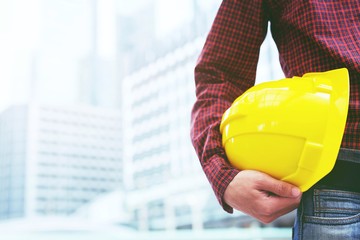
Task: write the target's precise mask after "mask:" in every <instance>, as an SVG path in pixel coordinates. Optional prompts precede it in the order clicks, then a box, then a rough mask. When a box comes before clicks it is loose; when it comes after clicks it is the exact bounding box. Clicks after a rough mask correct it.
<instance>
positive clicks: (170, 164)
mask: <svg viewBox="0 0 360 240" xmlns="http://www.w3.org/2000/svg"><path fill="white" fill-rule="evenodd" d="M194 2H195V1H194ZM193 7H194V9H195V13H196V14H194V19H193V22H191V23H190V24H189V25H184V26H183V27H181V28H178V29H175V30H174V31H173V32H172V33H171V34H170V35H169V36H168V37H167V38H164V39H162V40H157V39H155V38H153V39H151V38H150V39H147V44H148V43H151V44H152V47H151V48H150V49H144V48H142V51H141V53H139V52H137V51H136V49H135V50H133V51H131V54H132V56H131V58H126V61H127V64H128V65H129V67H128V69H127V73H126V74H125V75H126V76H125V77H124V78H123V85H122V88H123V111H124V112H125V113H126V117H125V118H124V144H125V145H126V146H127V147H126V148H124V159H126V162H124V184H125V190H126V191H127V195H126V196H127V197H126V198H127V199H126V203H127V207H128V209H129V211H130V212H132V213H133V219H134V221H133V222H134V225H135V227H136V228H138V229H139V230H161V229H167V230H171V229H203V228H216V227H240V226H249V225H251V224H253V223H256V221H255V220H254V219H252V218H250V217H248V216H246V215H244V214H241V213H236V214H233V215H229V214H226V213H225V212H224V211H223V210H222V209H221V207H220V206H219V204H218V203H217V201H216V199H215V196H214V194H213V193H212V190H211V187H210V185H209V183H208V182H207V180H206V178H205V177H204V173H203V172H202V170H201V167H200V164H199V161H198V159H197V157H196V154H195V152H194V150H193V147H192V146H191V142H190V137H189V133H190V112H191V108H192V105H193V103H194V101H195V84H194V77H193V71H194V66H195V64H196V60H197V57H198V56H199V53H200V51H201V48H202V46H203V44H204V42H205V38H206V35H207V32H208V30H209V29H210V25H211V23H212V20H213V17H214V15H215V13H216V10H217V7H218V3H216V2H215V3H213V6H212V8H210V9H212V11H210V12H206V13H205V12H202V11H201V9H200V8H199V7H198V5H197V4H194V6H193ZM209 13H210V14H209ZM147 16H148V17H149V16H151V9H149V11H147ZM133 17H134V18H136V19H138V18H137V17H136V16H133ZM148 22H149V24H150V26H149V27H150V28H151V23H152V22H153V21H151V20H149V21H148ZM146 27H147V25H146V24H145V25H144V23H143V24H142V28H145V29H146ZM132 31H134V29H132ZM123 35H126V32H124V33H123ZM134 35H135V36H136V32H135V33H134V32H133V33H132V38H135V39H136V38H137V39H139V40H140V39H141V36H142V35H141V32H140V33H139V35H138V37H134ZM132 47H133V48H135V46H132ZM275 49H276V48H274V46H273V45H272V43H271V42H270V41H269V38H268V39H267V40H266V41H265V43H264V45H263V47H262V53H263V55H264V56H263V57H261V58H260V60H259V65H258V72H260V73H261V74H259V75H258V78H261V79H260V80H259V79H257V81H258V82H260V81H267V80H271V79H274V78H276V77H277V76H281V70H280V68H273V67H270V66H276V65H278V60H277V54H276V50H275ZM129 54H130V53H128V54H127V56H128V55H129ZM133 60H134V61H133ZM274 62H275V63H277V64H274Z"/></svg>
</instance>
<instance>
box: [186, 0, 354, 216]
mask: <svg viewBox="0 0 360 240" xmlns="http://www.w3.org/2000/svg"><path fill="white" fill-rule="evenodd" d="M268 22H270V26H271V27H270V30H271V33H272V36H273V38H274V41H275V43H276V45H277V48H278V51H279V58H280V59H279V60H280V64H281V66H282V69H283V71H284V74H285V76H286V77H293V76H302V75H303V74H304V73H307V72H321V71H327V70H331V69H336V68H341V67H346V68H348V70H349V73H350V88H351V90H350V107H349V113H348V119H347V124H346V130H345V134H344V137H343V142H342V147H344V148H350V149H360V131H359V118H360V114H359V111H360V100H359V91H360V1H358V0H344V1H337V0H336V1H335V0H329V1H311V0H307V1H304V0H293V1H288V0H273V1H271V0H264V1H261V0H251V1H241V0H224V1H223V2H222V4H221V6H220V9H219V11H218V13H217V16H216V18H215V20H214V23H213V25H212V28H211V30H210V32H209V34H208V37H207V39H206V42H205V45H204V47H203V50H202V52H201V54H200V56H199V59H198V62H197V64H196V67H195V82H196V96H197V100H196V102H195V104H194V107H193V110H192V121H191V138H192V142H193V145H194V147H195V150H196V152H197V154H198V157H199V159H200V163H201V165H202V167H203V169H204V172H205V174H206V176H207V178H208V180H209V182H210V183H211V185H212V187H213V190H214V192H215V195H216V196H217V198H218V200H219V202H220V204H221V205H222V206H223V208H224V209H225V210H226V211H228V212H232V211H233V209H232V208H231V207H230V206H228V205H227V204H226V203H225V202H224V201H223V194H224V191H225V189H226V187H227V186H228V184H229V183H230V182H231V180H232V179H233V178H234V177H235V175H236V174H237V173H238V170H236V169H234V168H232V167H231V166H230V165H229V162H228V160H227V158H226V155H225V152H224V150H223V148H222V146H221V134H220V132H219V124H220V121H221V117H222V114H223V113H224V111H225V110H226V109H227V108H228V107H230V105H231V103H232V102H233V101H234V100H235V98H236V97H238V96H239V95H241V94H242V93H243V92H244V91H246V90H247V89H248V88H250V87H251V86H253V85H254V82H255V74H256V68H257V63H258V56H259V49H260V45H261V44H262V42H263V40H264V38H265V36H266V34H267V31H268ZM269 80H271V79H269Z"/></svg>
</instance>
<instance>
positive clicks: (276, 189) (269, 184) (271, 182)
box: [258, 174, 301, 198]
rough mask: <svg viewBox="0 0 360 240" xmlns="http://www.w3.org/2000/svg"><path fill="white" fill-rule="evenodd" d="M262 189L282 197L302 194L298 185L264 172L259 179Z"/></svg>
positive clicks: (295, 196) (294, 196)
mask: <svg viewBox="0 0 360 240" xmlns="http://www.w3.org/2000/svg"><path fill="white" fill-rule="evenodd" d="M258 184H259V186H260V187H261V190H264V191H268V192H271V193H274V194H276V195H278V196H281V197H286V198H297V197H299V196H300V195H301V191H300V189H299V188H298V187H296V186H294V185H291V184H289V183H287V182H284V181H280V180H277V179H274V178H272V177H270V176H268V175H266V174H263V175H262V176H261V178H260V180H259V183H258Z"/></svg>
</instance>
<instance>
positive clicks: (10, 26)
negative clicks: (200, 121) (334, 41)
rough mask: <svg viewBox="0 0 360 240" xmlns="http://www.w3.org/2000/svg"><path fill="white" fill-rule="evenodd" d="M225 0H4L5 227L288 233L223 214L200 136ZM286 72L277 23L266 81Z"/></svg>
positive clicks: (264, 69)
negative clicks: (194, 118) (198, 85)
mask: <svg viewBox="0 0 360 240" xmlns="http://www.w3.org/2000/svg"><path fill="white" fill-rule="evenodd" d="M220 4H221V1H220V0H212V1H209V0H131V1H126V0H0V238H1V239H2V240H6V239H27V240H31V239H36V240H41V239H47V240H48V239H77V240H81V239H87V240H91V239H101V240H107V239H194V240H196V239H291V226H292V224H293V218H294V214H293V213H291V214H288V215H286V216H284V217H283V218H280V219H279V220H278V221H276V222H274V223H272V224H269V225H262V224H260V223H259V222H257V221H256V220H254V219H252V218H251V217H248V216H246V215H244V214H242V213H240V212H236V213H234V214H227V213H225V212H224V211H223V210H222V208H221V207H220V205H219V204H218V203H217V201H216V198H215V196H214V194H213V192H212V190H211V187H210V185H209V183H208V182H207V180H206V178H205V175H204V174H203V172H202V170H201V167H200V164H199V162H198V159H197V157H196V154H195V152H194V150H193V148H192V145H191V142H190V138H189V131H190V111H191V107H192V104H193V103H194V101H195V86H194V79H193V69H194V66H195V63H196V60H197V57H198V56H199V53H200V51H201V48H202V46H203V44H204V42H205V39H206V35H207V33H208V32H209V30H210V27H211V24H212V21H213V20H214V17H215V15H216V12H217V10H218V8H219V6H220ZM268 35H270V34H268ZM282 77H283V75H282V71H281V68H280V66H279V63H278V55H277V50H276V47H275V45H274V43H273V42H272V40H271V36H268V37H267V38H266V40H265V41H264V43H263V45H262V48H261V55H260V59H259V65H258V73H257V79H256V82H257V83H259V82H261V81H268V80H272V79H279V78H282Z"/></svg>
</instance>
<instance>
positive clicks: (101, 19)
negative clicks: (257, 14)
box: [0, 0, 207, 111]
mask: <svg viewBox="0 0 360 240" xmlns="http://www.w3.org/2000/svg"><path fill="white" fill-rule="evenodd" d="M89 1H90V0H57V1H53V2H50V3H49V2H47V1H44V0H1V1H0V52H1V54H0V111H2V110H3V109H4V108H6V107H7V106H9V105H10V104H21V103H24V102H27V101H28V100H29V98H32V97H31V96H30V94H29V91H28V89H29V88H30V87H31V86H32V85H34V84H32V78H39V79H40V80H39V81H40V82H38V83H37V84H38V85H40V86H38V87H37V89H38V92H37V93H36V92H35V94H39V92H41V94H43V95H44V96H45V98H49V102H50V103H51V102H52V101H53V102H56V101H57V100H56V99H58V101H61V102H64V103H66V102H68V103H71V102H74V101H76V95H77V92H76V88H77V86H76V84H75V82H76V79H75V78H76V77H77V74H76V73H75V72H74V71H76V69H74V68H73V67H71V64H73V63H72V61H75V60H76V61H77V60H78V59H77V58H81V57H82V56H84V55H86V52H88V51H89V48H91V41H90V40H89V39H86V38H84V36H88V35H86V34H88V32H86V31H90V30H91V29H89V24H90V22H85V21H83V26H81V25H78V26H76V23H77V22H79V23H80V24H81V21H80V20H79V18H82V19H86V17H88V16H86V13H85V11H81V10H82V8H83V7H81V6H86V4H88V3H89ZM192 1H193V0H132V1H128V0H101V1H98V21H97V30H98V33H99V34H98V39H97V41H98V45H97V46H98V48H97V50H98V53H99V55H100V56H101V57H103V58H107V59H110V60H114V59H115V57H116V56H115V55H114V53H115V52H116V51H115V47H116V46H115V44H116V39H115V36H116V32H115V30H116V25H115V20H116V16H115V14H116V13H118V14H122V15H131V14H132V13H133V12H134V11H136V10H137V9H138V8H139V7H141V6H142V5H144V4H149V3H151V2H153V3H156V6H157V7H156V16H157V18H156V26H157V27H156V35H157V36H158V37H159V38H161V37H163V36H166V35H167V34H168V33H169V32H170V31H171V30H172V29H173V28H176V27H177V26H179V25H181V24H183V23H184V22H186V21H190V20H191V18H192V16H193V12H192V11H191V10H190V9H191V4H192ZM198 1H199V2H206V1H207V0H198ZM44 3H46V4H44ZM51 5H54V6H53V9H55V11H57V10H56V9H59V7H60V10H59V11H58V13H59V14H62V11H61V7H63V8H64V9H66V8H70V9H71V8H73V9H74V12H71V11H68V12H65V11H63V13H64V16H61V15H60V16H57V15H56V14H51V13H49V14H48V15H46V13H45V14H44V11H42V10H44V9H45V8H49V7H51ZM205 5H206V4H205ZM44 6H46V7H44ZM76 6H80V7H79V8H78V9H77V8H76ZM42 8H43V9H42ZM75 11H78V13H77V12H75ZM45 12H46V11H45ZM44 15H45V16H44ZM75 17H77V18H78V19H73V18H75ZM62 20H63V21H64V22H60V21H62ZM57 21H58V22H57ZM51 24H53V25H54V26H53V27H52V25H51ZM62 25H64V26H68V28H69V29H68V30H66V31H65V30H64V29H62V28H64V26H62ZM52 28H53V29H52ZM78 28H81V31H80V32H77V29H78ZM42 29H46V31H45V32H46V36H43V35H42ZM57 34H58V36H57ZM66 34H68V35H70V36H65V37H63V36H64V35H66ZM60 38H61V39H62V38H63V39H64V40H65V41H60V40H59V41H58V39H60ZM44 39H45V40H44ZM67 40H68V41H67ZM44 41H45V42H44ZM82 42H83V44H82ZM50 55H51V56H50ZM39 56H41V57H40V60H39ZM66 58H68V60H66ZM41 59H46V62H42V63H40V65H41V66H42V67H45V68H46V71H40V73H41V74H42V75H41V76H39V75H37V73H36V72H34V70H33V66H32V65H31V62H34V61H38V62H37V64H39V61H41ZM59 65H63V66H62V67H63V69H65V70H64V71H61V70H59ZM41 79H49V80H48V81H42V82H41ZM54 92H55V94H54ZM60 98H61V99H60ZM66 100H67V101H66Z"/></svg>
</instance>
